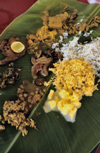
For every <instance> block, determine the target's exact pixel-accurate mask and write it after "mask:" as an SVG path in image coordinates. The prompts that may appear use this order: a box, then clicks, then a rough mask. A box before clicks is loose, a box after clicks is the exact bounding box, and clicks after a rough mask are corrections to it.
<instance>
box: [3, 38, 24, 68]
mask: <svg viewBox="0 0 100 153" xmlns="http://www.w3.org/2000/svg"><path fill="white" fill-rule="evenodd" d="M14 41H20V42H21V40H20V39H19V38H18V37H16V36H13V37H11V38H9V39H5V40H2V41H1V43H0V50H1V51H2V54H3V55H4V56H6V57H5V58H4V59H1V60H0V65H4V64H7V63H9V62H11V61H15V60H17V59H19V58H20V57H22V56H23V55H24V54H25V50H26V49H24V50H23V51H22V52H21V53H15V52H13V50H12V49H11V44H12V43H13V42H14Z"/></svg>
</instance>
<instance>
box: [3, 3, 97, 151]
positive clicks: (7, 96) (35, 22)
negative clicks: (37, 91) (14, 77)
mask: <svg viewBox="0 0 100 153" xmlns="http://www.w3.org/2000/svg"><path fill="white" fill-rule="evenodd" d="M66 6H68V7H66ZM75 8H76V9H77V10H78V21H77V22H79V21H80V19H83V21H84V22H87V24H89V23H90V22H91V20H92V18H93V16H95V15H99V16H100V5H98V4H91V5H87V4H83V3H80V2H77V1H75V0H39V1H38V2H36V3H35V4H34V5H33V6H32V7H31V8H30V9H29V10H28V11H27V12H25V13H24V14H22V15H21V16H19V17H18V18H16V19H15V20H14V21H13V22H12V23H11V24H10V25H9V26H8V27H7V28H6V29H5V31H4V32H3V33H2V34H1V36H0V41H1V40H2V39H5V38H9V37H11V36H13V35H16V36H18V37H20V38H22V39H23V40H24V41H25V37H26V35H27V34H31V33H34V34H35V33H36V30H37V29H38V28H40V27H41V26H42V25H43V23H42V19H41V16H42V15H43V14H42V13H41V11H43V10H45V9H48V11H49V12H50V15H51V16H52V15H56V14H58V13H61V12H63V11H64V10H66V11H68V12H71V11H72V10H73V9H75ZM98 36H100V26H98V27H97V28H93V33H92V34H91V37H98ZM71 37H73V36H70V38H71ZM80 39H81V41H83V40H84V39H83V36H82V35H81V36H80ZM0 58H2V55H1V54H0ZM30 58H31V55H29V54H26V55H25V56H24V57H22V58H20V59H19V60H17V61H16V62H15V67H16V69H17V68H18V67H23V70H22V71H21V72H20V74H19V75H20V76H21V79H20V81H19V82H18V83H17V84H16V85H15V86H13V87H7V88H6V89H0V114H2V113H3V104H4V102H5V100H15V99H16V98H17V97H16V91H17V88H18V87H19V85H20V84H21V83H22V81H23V80H29V81H30V82H32V76H31V62H30ZM6 67H7V65H5V66H0V72H2V71H4V69H5V68H6ZM50 88H52V85H50V86H49V87H48V88H47V91H46V93H45V95H44V97H43V98H42V100H41V101H40V102H39V104H38V105H37V106H36V107H35V108H34V109H33V110H32V112H30V115H29V118H30V117H31V118H33V119H34V120H35V121H36V126H37V128H38V131H36V130H35V129H32V128H28V131H29V132H28V135H27V136H25V137H22V135H21V132H20V131H18V130H16V129H15V127H11V126H10V125H8V124H6V130H5V131H2V132H0V153H18V152H19V153H47V152H48V153H89V152H90V151H91V150H92V149H93V148H94V147H95V146H96V145H97V144H98V143H99V142H100V90H98V91H95V92H94V94H93V96H92V97H85V96H84V97H83V99H82V100H81V103H82V107H81V108H80V109H79V110H78V113H77V116H76V122H75V123H69V122H66V121H65V119H64V118H63V116H62V115H61V114H60V113H59V112H53V111H52V112H50V113H48V114H46V113H45V112H44V110H43V108H42V105H43V103H44V102H45V100H46V98H47V95H48V92H49V90H50ZM98 88H99V89H100V85H99V86H98ZM37 112H41V115H39V116H37V115H36V113H37Z"/></svg>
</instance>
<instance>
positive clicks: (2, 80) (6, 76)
mask: <svg viewBox="0 0 100 153" xmlns="http://www.w3.org/2000/svg"><path fill="white" fill-rule="evenodd" d="M18 80H19V74H18V72H17V71H16V70H15V68H14V63H10V64H9V65H8V68H7V69H6V70H5V71H4V72H3V73H0V88H5V87H7V86H8V85H14V84H15V83H16V82H17V81H18Z"/></svg>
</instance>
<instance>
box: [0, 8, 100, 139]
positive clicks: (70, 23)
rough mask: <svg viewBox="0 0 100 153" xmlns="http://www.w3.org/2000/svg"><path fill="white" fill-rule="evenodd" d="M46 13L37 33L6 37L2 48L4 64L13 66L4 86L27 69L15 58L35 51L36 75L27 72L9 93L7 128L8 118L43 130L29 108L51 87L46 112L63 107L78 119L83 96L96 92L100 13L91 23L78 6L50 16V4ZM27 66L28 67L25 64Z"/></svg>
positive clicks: (2, 77) (3, 76) (1, 75)
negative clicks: (95, 31) (96, 34)
mask: <svg viewBox="0 0 100 153" xmlns="http://www.w3.org/2000/svg"><path fill="white" fill-rule="evenodd" d="M41 14H42V17H41V19H42V22H43V25H42V27H40V28H39V29H37V31H36V33H35V34H33V33H31V34H30V33H29V34H27V36H25V39H26V43H25V42H23V41H22V40H21V38H19V37H17V36H12V37H10V38H6V39H3V40H2V41H1V42H0V50H1V53H2V54H3V55H4V56H5V58H3V59H0V65H1V67H3V66H7V68H5V67H4V71H3V72H0V88H1V91H4V90H5V89H7V88H9V89H10V88H12V87H14V86H15V87H16V86H17V83H18V82H19V80H20V78H21V75H19V73H18V71H20V70H18V69H16V65H14V62H15V61H17V60H19V59H23V58H24V56H28V54H30V56H29V59H28V60H29V62H30V65H31V66H30V67H28V69H30V70H31V71H30V72H31V74H30V75H31V76H32V81H31V82H30V80H28V78H27V80H24V79H23V78H22V82H21V84H20V85H19V87H18V86H17V87H16V97H17V98H16V100H15V99H14V100H13V99H11V98H10V99H9V100H6V98H5V101H4V104H3V115H2V116H0V121H1V125H0V130H4V129H5V128H6V126H7V124H6V122H7V123H8V124H10V125H11V126H15V127H16V129H18V130H20V131H21V132H22V135H23V136H25V135H27V133H28V131H27V128H26V127H27V126H29V127H32V128H33V127H34V128H35V129H36V130H39V127H37V126H36V123H35V121H34V120H33V119H32V118H31V117H32V116H30V115H29V114H30V112H31V111H32V110H34V109H35V108H36V106H38V105H40V104H41V99H42V98H43V96H44V95H45V94H47V93H49V94H48V95H47V99H46V101H44V104H43V109H44V111H45V113H48V112H50V111H58V112H60V114H62V116H63V117H64V118H65V120H66V121H68V122H75V120H76V116H77V115H76V113H77V111H78V109H79V108H80V107H82V103H81V100H82V98H83V97H84V96H93V92H94V91H95V90H98V82H99V77H100V73H99V72H100V38H99V37H97V38H92V37H91V34H92V32H93V27H98V26H99V24H100V17H99V16H93V18H92V20H91V22H90V20H89V23H88V20H87V21H85V20H83V19H80V20H79V18H78V10H77V9H73V11H71V12H69V11H68V12H67V11H63V12H62V13H59V14H56V15H54V16H52V15H51V16H50V12H49V10H44V11H42V12H41ZM70 36H71V39H70V41H69V42H68V40H69V37H70ZM81 36H83V37H84V38H85V41H84V42H83V44H82V43H80V38H81ZM25 64H26V65H27V61H26V63H25ZM21 71H22V73H23V67H22V69H21ZM48 76H50V77H48ZM96 79H97V80H96ZM51 84H52V85H53V87H52V88H51ZM80 111H81V108H80ZM76 121H77V120H76Z"/></svg>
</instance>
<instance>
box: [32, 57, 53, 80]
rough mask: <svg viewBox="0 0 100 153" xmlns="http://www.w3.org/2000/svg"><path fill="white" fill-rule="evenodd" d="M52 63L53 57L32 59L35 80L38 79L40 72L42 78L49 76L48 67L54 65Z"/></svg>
mask: <svg viewBox="0 0 100 153" xmlns="http://www.w3.org/2000/svg"><path fill="white" fill-rule="evenodd" d="M52 61H53V58H51V57H50V58H47V57H45V56H43V57H40V58H38V59H34V58H33V57H32V59H31V62H32V64H33V66H32V68H31V72H32V77H33V79H36V78H37V73H38V72H39V71H40V74H41V75H42V76H47V75H48V67H49V65H50V64H51V63H52Z"/></svg>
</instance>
